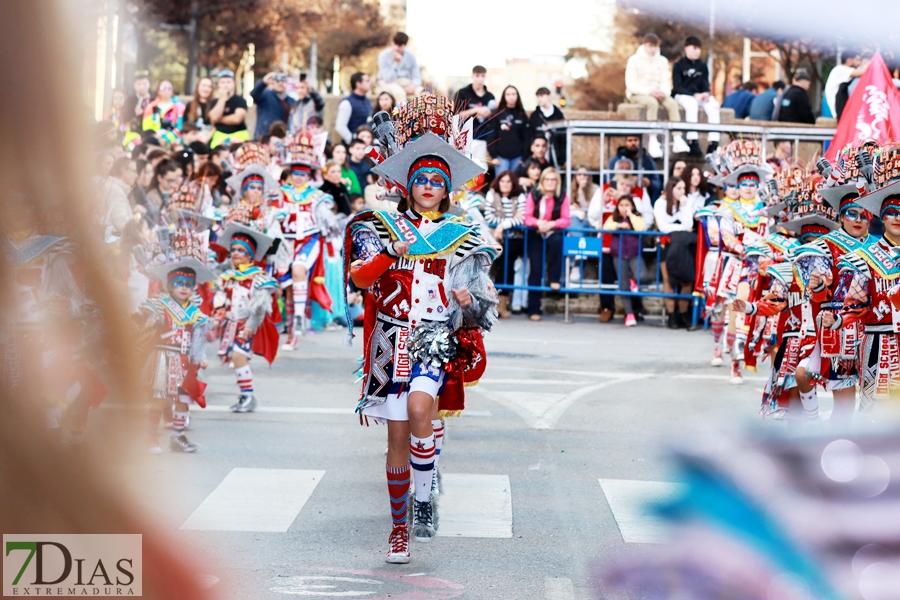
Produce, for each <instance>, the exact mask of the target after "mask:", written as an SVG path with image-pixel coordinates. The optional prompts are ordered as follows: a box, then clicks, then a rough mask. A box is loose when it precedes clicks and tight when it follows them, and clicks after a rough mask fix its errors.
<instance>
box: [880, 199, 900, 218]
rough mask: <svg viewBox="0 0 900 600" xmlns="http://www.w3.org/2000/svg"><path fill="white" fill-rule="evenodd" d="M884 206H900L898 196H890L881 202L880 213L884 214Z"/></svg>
mask: <svg viewBox="0 0 900 600" xmlns="http://www.w3.org/2000/svg"><path fill="white" fill-rule="evenodd" d="M886 208H900V196H890V197H889V198H887V199H886V200H885V201H884V202H882V203H881V214H882V215H883V214H884V209H886Z"/></svg>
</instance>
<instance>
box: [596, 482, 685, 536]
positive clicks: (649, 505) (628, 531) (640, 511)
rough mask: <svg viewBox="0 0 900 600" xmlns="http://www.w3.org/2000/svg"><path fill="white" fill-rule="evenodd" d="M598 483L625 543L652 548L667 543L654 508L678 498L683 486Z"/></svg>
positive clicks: (665, 529) (663, 483)
mask: <svg viewBox="0 0 900 600" xmlns="http://www.w3.org/2000/svg"><path fill="white" fill-rule="evenodd" d="M599 481H600V487H601V489H602V490H603V493H604V495H605V496H606V501H607V502H608V503H609V508H610V509H611V510H612V513H613V517H614V518H615V519H616V523H617V524H618V526H619V532H621V534H622V539H623V540H625V542H626V543H632V544H653V543H661V542H664V541H666V540H667V539H668V527H667V525H666V523H665V522H664V521H663V520H662V519H660V518H659V517H658V516H656V515H655V514H654V513H653V505H654V504H656V503H659V502H664V501H667V500H671V499H673V498H675V497H677V496H678V495H679V494H681V493H682V492H683V490H684V486H683V485H681V484H678V483H667V482H663V481H632V480H627V479H600V480H599Z"/></svg>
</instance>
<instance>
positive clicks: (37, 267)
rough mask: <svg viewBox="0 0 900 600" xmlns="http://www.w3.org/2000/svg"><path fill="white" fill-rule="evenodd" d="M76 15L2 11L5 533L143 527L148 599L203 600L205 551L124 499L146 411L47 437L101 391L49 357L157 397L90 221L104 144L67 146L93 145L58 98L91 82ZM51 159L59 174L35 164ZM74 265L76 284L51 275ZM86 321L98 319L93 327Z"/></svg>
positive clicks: (118, 388) (136, 400) (52, 6)
mask: <svg viewBox="0 0 900 600" xmlns="http://www.w3.org/2000/svg"><path fill="white" fill-rule="evenodd" d="M69 13H70V7H68V6H66V5H65V3H63V2H60V1H54V0H49V1H47V2H40V3H34V2H14V3H5V4H4V6H3V18H2V19H0V52H2V54H3V55H4V56H16V57H17V58H16V60H8V61H3V62H2V63H0V77H3V79H4V80H6V81H16V86H15V89H13V88H12V87H11V86H4V87H2V88H0V134H2V138H0V139H2V141H0V181H2V182H3V186H2V187H3V193H2V195H0V240H2V242H3V246H4V259H5V260H2V261H0V278H2V280H3V281H4V282H7V283H8V285H4V286H2V290H0V311H2V314H3V315H4V319H3V329H2V335H0V357H2V358H0V361H2V367H0V369H2V373H0V374H2V378H3V381H4V383H5V385H3V386H0V405H2V406H3V419H2V420H0V481H2V482H3V490H4V492H10V491H11V490H15V493H0V530H2V531H3V533H4V534H37V533H47V534H100V533H104V534H115V533H129V534H134V533H140V534H142V536H143V541H142V556H143V589H142V596H143V597H144V598H157V599H160V600H161V599H164V598H165V599H170V598H191V599H204V598H208V597H210V595H209V594H208V593H207V592H205V591H204V590H203V589H202V587H201V585H200V584H199V583H198V580H197V579H196V575H195V573H197V572H198V564H197V563H198V562H199V557H198V555H197V553H190V552H189V551H188V550H186V549H185V550H183V549H182V548H183V547H182V546H179V545H178V544H176V543H174V542H173V540H172V539H171V537H170V535H169V534H168V533H165V532H163V530H162V529H161V528H160V527H158V526H157V525H156V524H154V523H153V522H152V520H151V518H150V517H149V516H148V515H145V514H143V513H142V512H141V511H140V508H139V504H138V503H137V502H135V500H134V499H133V498H132V497H130V495H129V494H128V491H129V490H128V484H127V482H128V481H129V480H128V479H127V478H126V469H127V468H128V467H133V466H134V465H133V463H130V462H126V461H125V459H126V458H128V457H129V456H131V453H129V450H130V449H133V450H139V447H137V446H135V445H134V444H133V442H134V441H136V440H140V439H142V438H141V436H140V435H139V432H140V429H141V427H140V421H143V419H142V418H140V417H141V415H143V414H145V413H142V412H141V411H139V410H123V411H105V412H106V414H104V418H103V419H101V420H98V421H97V422H94V420H93V418H92V419H91V420H90V422H89V425H90V428H89V429H93V428H99V429H98V433H99V435H97V436H91V437H92V439H91V441H92V442H93V443H92V444H90V445H89V447H87V448H83V449H82V450H81V451H75V450H76V448H77V446H81V444H77V445H73V444H70V443H69V440H68V439H66V438H67V436H59V435H50V434H51V433H56V432H53V431H48V425H49V426H51V427H53V426H54V423H53V422H52V421H51V422H49V423H48V416H52V417H55V420H56V421H57V423H61V424H63V425H64V427H65V426H67V423H69V422H71V423H72V425H71V426H70V430H71V431H73V432H74V431H77V429H78V428H80V427H81V426H82V425H83V424H84V423H83V421H82V420H83V419H84V418H85V415H90V414H91V413H90V412H89V411H87V410H85V409H84V408H83V407H78V404H79V403H83V399H84V398H87V397H90V398H94V397H96V395H102V394H99V391H102V390H100V388H96V389H92V390H91V393H90V394H87V391H88V388H90V387H92V384H90V383H89V382H87V380H85V379H83V378H82V377H81V376H80V375H79V371H78V369H70V370H66V371H65V372H63V371H62V370H59V369H54V370H53V371H52V372H53V375H54V376H53V377H46V376H42V374H43V373H44V372H45V368H52V367H48V366H47V365H45V363H44V359H45V358H46V357H47V356H48V355H47V352H49V353H50V355H52V356H55V357H59V358H60V359H64V362H66V363H68V364H69V365H71V364H72V363H73V362H76V359H77V360H81V361H87V362H88V363H89V364H90V365H91V368H92V369H95V370H96V372H97V373H98V377H99V378H100V379H101V380H102V381H103V386H104V387H106V388H108V389H109V394H108V396H109V397H110V398H114V401H115V402H118V403H132V404H133V407H134V408H138V407H139V404H142V401H143V399H145V398H146V397H147V396H146V391H147V390H146V389H145V388H144V387H143V386H141V385H140V377H139V368H138V362H137V355H136V353H135V352H134V350H133V349H134V335H135V330H134V329H133V327H132V326H131V324H130V322H129V320H128V310H127V303H126V286H125V281H124V278H122V277H121V274H120V273H119V272H118V271H117V269H116V268H115V267H114V264H115V263H114V261H113V259H112V258H111V254H110V248H109V247H107V246H106V245H105V244H104V243H103V236H102V234H101V232H100V230H99V229H98V228H97V227H96V226H94V224H93V223H92V222H91V219H92V218H93V217H94V215H95V214H96V210H95V207H96V206H97V205H98V203H99V198H98V196H97V189H96V187H94V186H92V185H91V184H90V182H89V180H88V176H89V174H90V173H91V172H92V169H91V165H90V164H89V163H90V160H91V157H92V156H93V155H94V152H93V150H88V151H83V152H72V150H71V149H72V148H75V147H83V146H84V145H85V141H86V140H90V139H91V137H90V136H89V135H87V132H86V128H85V127H84V124H83V121H82V116H83V112H82V106H81V104H80V103H79V102H68V103H67V102H59V100H58V99H59V98H63V97H71V95H72V91H73V90H80V89H81V87H80V85H81V84H82V83H83V82H82V81H81V80H80V79H78V74H80V73H81V72H82V69H81V68H80V64H79V62H78V61H79V60H81V59H83V60H87V59H86V57H82V56H80V50H81V49H82V48H83V47H84V44H83V41H82V40H79V39H78V38H79V34H80V33H81V32H76V31H72V30H71V29H69V28H70V27H71V26H72V24H73V23H77V22H79V20H78V19H71V18H69ZM76 96H79V97H80V94H76ZM35 128H36V129H35ZM49 164H52V165H54V167H53V169H54V176H53V177H47V176H46V174H45V172H44V171H43V170H41V169H35V168H34V166H35V165H49ZM61 238H64V239H61ZM63 267H65V268H63ZM66 270H67V271H68V273H69V275H70V276H71V278H68V277H66V278H62V279H58V278H57V277H55V274H56V273H58V272H63V271H66ZM51 274H52V275H53V276H48V275H51ZM12 282H15V284H14V285H12V284H11V283H12ZM86 318H90V319H94V321H92V322H93V323H95V325H92V326H91V327H84V326H83V324H84V322H85V321H84V319H86ZM87 333H90V335H91V337H90V338H85V337H84V335H85V334H87ZM85 350H86V352H83V351H85ZM85 394H87V396H85ZM76 413H77V416H78V418H77V419H74V418H71V417H74V416H75V414H76ZM61 438H62V439H61ZM60 441H62V442H65V443H60ZM100 445H104V446H102V447H98V446H100ZM132 472H133V471H132Z"/></svg>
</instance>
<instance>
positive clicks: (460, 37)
mask: <svg viewBox="0 0 900 600" xmlns="http://www.w3.org/2000/svg"><path fill="white" fill-rule="evenodd" d="M614 11H615V1H614V0H540V1H536V0H524V1H519V2H515V1H512V2H511V1H509V0H453V1H452V2H439V1H437V0H407V5H406V21H407V27H406V32H407V33H408V34H409V36H410V38H411V39H410V49H411V50H413V52H415V54H416V57H417V58H418V60H419V63H420V64H421V65H422V66H424V67H427V68H428V71H429V73H430V74H431V76H432V77H433V78H434V80H436V81H440V80H443V79H445V78H447V77H454V76H468V75H469V74H470V73H471V72H472V67H473V66H474V65H476V64H480V65H483V66H485V67H487V68H492V67H502V66H504V65H505V64H506V59H508V58H531V57H532V56H535V55H548V54H550V55H560V56H562V55H564V54H565V53H566V51H567V50H568V49H569V48H571V47H576V46H585V47H588V48H591V49H597V50H602V49H605V48H607V46H608V31H609V26H610V25H611V23H612V18H613V14H614Z"/></svg>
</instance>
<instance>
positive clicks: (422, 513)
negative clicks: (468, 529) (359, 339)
mask: <svg viewBox="0 0 900 600" xmlns="http://www.w3.org/2000/svg"><path fill="white" fill-rule="evenodd" d="M398 119H399V120H398V122H397V125H398V132H397V135H396V143H397V144H398V145H397V146H396V150H395V151H394V152H393V153H391V154H390V155H389V156H388V158H387V159H386V160H385V161H384V162H382V163H381V164H379V165H377V166H376V167H375V168H374V169H373V172H374V173H375V174H377V175H380V176H381V177H382V178H383V179H384V180H385V181H386V182H387V183H388V184H390V185H392V186H396V188H397V189H399V190H400V191H401V193H402V199H401V200H400V202H399V204H398V207H397V209H398V212H397V213H393V212H386V211H365V212H362V213H359V214H358V215H356V216H355V217H354V218H353V219H352V220H351V221H350V223H349V224H348V226H347V234H346V237H345V247H344V264H345V277H347V278H349V279H352V281H353V283H354V284H355V285H356V286H358V287H360V288H364V289H367V290H368V292H369V293H368V295H367V301H371V302H372V303H374V306H372V307H370V308H369V309H368V310H367V311H366V324H365V336H364V337H365V340H364V364H363V374H364V377H363V387H362V398H361V400H360V402H359V404H358V407H357V412H358V413H359V414H360V415H361V417H360V418H361V419H365V420H367V421H368V420H375V421H376V422H387V425H388V456H387V465H386V471H387V479H388V492H389V495H390V506H391V514H392V518H393V529H392V531H391V535H390V537H389V551H388V554H387V558H386V560H387V562H390V563H406V562H409V538H410V531H409V528H408V518H407V512H408V511H407V502H408V496H409V493H410V474H412V479H413V480H414V486H413V487H414V489H415V494H414V496H415V499H414V502H413V520H414V524H413V528H412V529H413V531H412V533H413V537H414V538H415V539H416V540H418V541H423V542H427V541H430V540H431V539H432V538H433V537H434V535H435V528H434V514H433V504H432V494H431V492H432V486H433V482H434V476H433V470H434V460H435V454H436V450H437V448H436V443H437V439H436V435H435V433H436V430H438V429H439V428H440V424H441V421H440V416H444V415H448V414H459V412H460V411H462V410H463V409H464V407H465V405H464V387H463V386H464V384H465V383H466V382H470V381H473V380H477V378H478V376H479V375H480V373H481V372H482V371H483V369H484V365H485V360H486V358H485V354H484V348H483V342H482V340H481V331H482V330H488V329H490V327H491V325H492V324H493V323H494V322H495V319H496V310H495V306H496V304H497V299H496V291H495V290H494V288H493V285H492V284H491V281H490V278H489V277H488V269H489V268H490V265H491V262H492V261H493V259H494V258H495V255H496V254H495V251H494V249H493V248H492V247H491V246H490V245H489V243H488V242H486V241H485V240H483V239H482V238H481V237H479V236H478V235H477V230H476V228H475V227H474V226H473V225H472V224H471V223H469V222H468V221H466V220H465V219H464V218H459V217H453V216H451V215H448V214H447V211H448V209H449V207H450V196H449V194H450V191H451V190H452V189H458V188H460V187H461V186H463V185H464V184H465V183H466V182H468V181H470V180H472V179H473V178H475V177H476V176H477V175H479V174H480V173H481V172H482V169H481V168H480V167H479V166H478V165H477V164H476V163H474V162H473V161H472V160H470V159H468V158H467V157H465V156H464V155H463V154H462V153H461V152H459V151H458V150H456V149H455V148H454V146H453V145H451V143H452V140H449V139H448V138H450V137H452V135H451V131H452V129H451V127H452V125H451V123H452V103H451V102H450V100H448V99H447V98H444V97H439V96H437V97H436V96H431V95H425V96H422V97H420V98H417V99H414V100H413V101H411V102H410V103H408V104H407V105H405V106H404V107H402V108H401V109H400V111H399V116H398ZM390 137H391V138H392V139H391V140H390V141H391V142H393V136H390ZM448 141H449V142H451V143H448ZM389 146H390V145H389ZM383 147H384V145H383ZM386 150H390V147H388V148H386ZM352 256H355V257H356V259H357V260H355V261H353V262H352V264H351V260H352V258H351V257H352ZM410 463H412V464H411V465H410ZM410 467H412V468H410Z"/></svg>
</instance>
